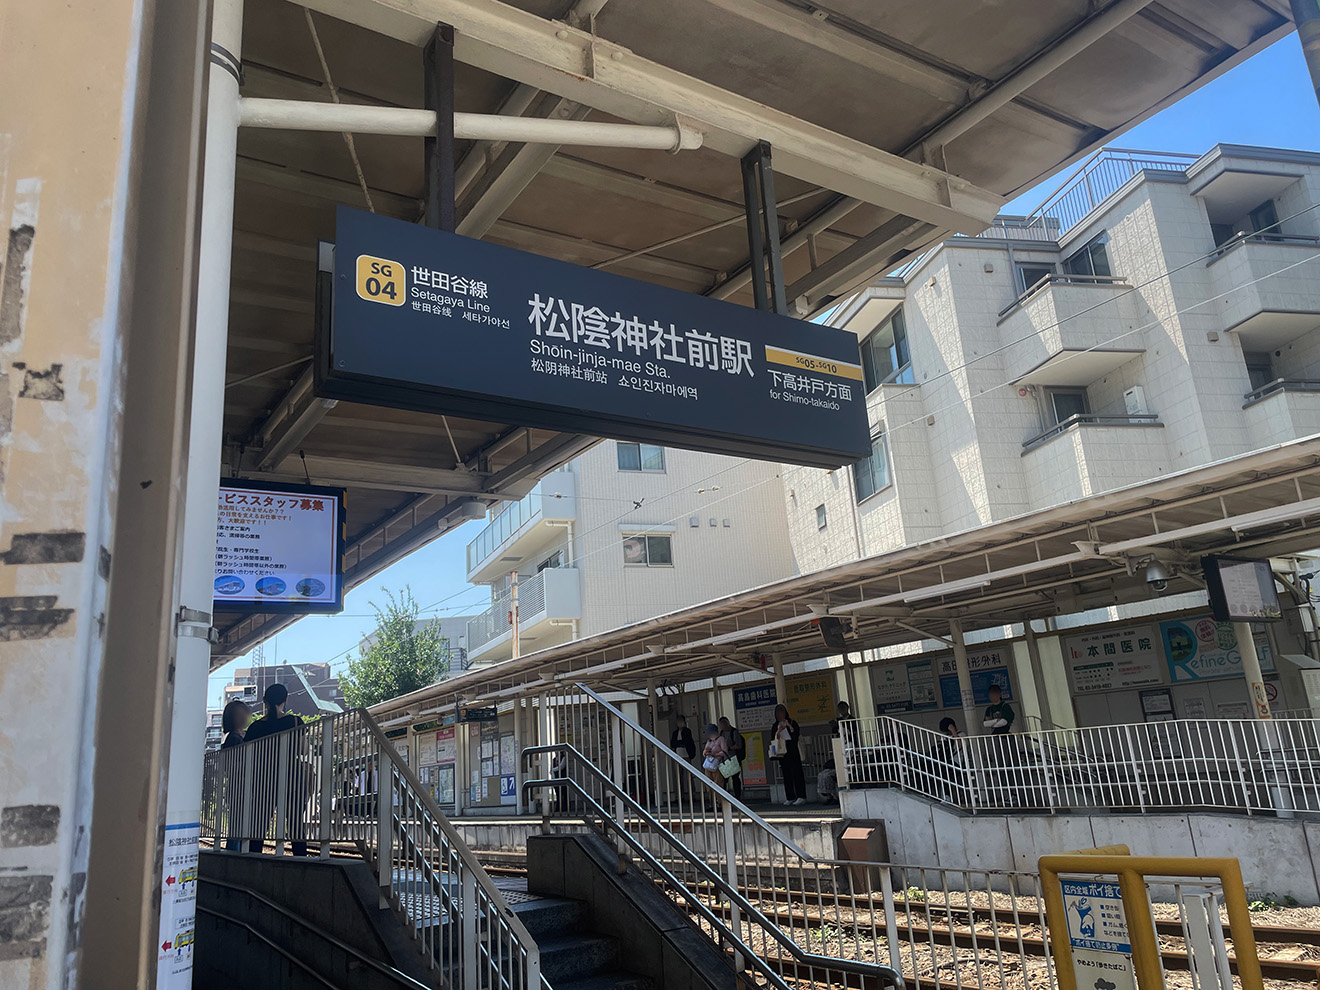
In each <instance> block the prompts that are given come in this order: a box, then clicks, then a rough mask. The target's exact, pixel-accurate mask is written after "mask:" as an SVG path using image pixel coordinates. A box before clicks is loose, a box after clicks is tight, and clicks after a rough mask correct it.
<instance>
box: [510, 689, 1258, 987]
mask: <svg viewBox="0 0 1320 990" xmlns="http://www.w3.org/2000/svg"><path fill="white" fill-rule="evenodd" d="M538 712H539V715H540V718H541V719H542V732H541V734H540V738H542V739H548V740H549V741H548V742H547V743H546V744H545V745H542V746H539V747H535V748H533V749H529V750H528V751H526V752H525V753H524V764H525V766H526V768H527V771H528V774H529V776H528V787H529V790H530V791H531V792H533V793H534V794H539V796H540V797H541V798H542V801H543V806H542V812H543V815H544V817H545V820H546V821H547V822H552V821H575V822H576V821H581V822H586V823H588V824H592V825H594V826H595V827H596V828H598V829H599V830H600V831H601V832H602V833H604V834H606V835H607V836H613V837H614V838H615V840H616V842H617V843H618V845H619V848H620V850H621V852H622V853H624V854H625V855H630V858H632V859H633V861H634V862H635V863H636V865H637V866H638V867H639V868H640V869H641V870H642V871H643V872H646V873H648V874H650V875H651V876H652V877H653V878H654V879H655V880H656V881H657V883H659V884H660V885H661V886H662V887H669V888H670V889H671V891H672V892H674V896H675V899H676V900H677V901H679V902H680V903H684V902H689V901H691V900H693V899H697V900H700V902H701V905H702V906H703V908H704V909H705V910H708V911H713V912H717V913H718V916H719V923H720V924H719V926H718V927H719V928H720V930H722V931H725V932H728V931H730V926H733V928H734V929H736V930H737V931H738V932H740V933H741V937H742V941H743V943H744V945H745V946H747V947H749V948H751V949H752V950H754V951H755V952H757V953H758V954H761V955H763V956H764V957H765V958H767V959H770V960H772V961H778V962H779V963H780V964H781V966H782V972H783V973H784V976H785V977H786V978H791V982H796V983H798V984H812V985H835V986H855V985H857V984H856V983H855V982H853V981H852V980H850V978H849V974H845V973H839V972H834V973H831V972H830V971H829V969H828V965H827V964H820V963H818V964H817V965H816V966H815V967H814V968H813V967H811V966H804V965H803V964H802V963H801V960H800V958H799V959H797V960H796V961H795V960H794V959H793V958H791V954H790V953H787V952H785V951H783V947H782V945H777V944H776V941H775V939H774V938H773V937H770V936H769V935H768V934H767V922H768V923H772V924H773V926H774V927H775V928H776V929H777V930H778V933H779V934H780V935H782V936H786V937H787V938H788V939H791V941H792V942H793V943H794V944H795V945H796V946H797V947H798V948H799V949H800V950H801V952H802V953H803V954H810V955H813V956H817V957H819V956H824V957H827V958H832V959H837V960H853V961H858V962H863V963H873V964H879V965H884V966H888V967H891V968H892V969H893V970H894V972H895V973H896V974H899V975H901V978H902V980H903V982H904V984H905V985H906V986H908V987H919V988H926V990H949V988H957V990H962V988H964V987H965V988H968V990H971V988H974V987H984V988H992V990H1028V988H1029V990H1052V988H1054V987H1057V986H1058V985H1059V979H1058V974H1057V972H1056V969H1055V965H1054V961H1053V957H1052V955H1051V948H1050V940H1049V936H1050V933H1049V930H1048V926H1047V923H1046V916H1045V901H1044V896H1043V895H1044V893H1045V892H1044V891H1043V890H1042V887H1041V879H1040V876H1039V874H1037V873H1035V872H1031V871H1025V870H1024V871H1008V870H977V869H954V868H946V867H940V866H922V865H904V864H897V863H891V862H882V861H880V860H879V859H870V858H868V857H865V856H859V855H853V854H851V853H850V852H848V850H846V848H843V847H840V848H839V849H838V853H837V854H835V849H834V848H833V847H834V839H835V837H834V836H832V835H831V836H829V842H830V845H831V847H832V848H831V849H830V850H828V851H827V850H820V851H818V852H817V853H816V854H814V855H813V854H812V853H809V852H807V851H806V850H804V849H803V848H802V847H801V846H800V845H798V844H797V843H796V842H794V841H793V840H792V839H791V838H790V837H789V836H787V835H786V834H784V833H783V832H782V831H781V830H780V829H778V828H776V827H775V826H774V825H773V824H771V823H769V822H767V821H765V820H764V819H763V818H761V817H760V816H759V815H758V814H757V813H756V812H755V811H753V810H752V809H750V808H748V807H747V806H746V805H745V804H744V803H743V802H742V801H740V800H738V799H737V798H735V797H734V796H733V795H732V794H731V793H730V792H729V791H728V790H727V789H726V788H725V787H724V786H723V785H722V784H721V783H717V782H716V781H715V780H714V779H712V778H711V777H710V776H707V775H706V774H704V773H703V772H702V770H701V769H700V768H699V767H700V763H699V762H698V761H697V760H692V761H689V760H684V759H681V758H680V757H679V756H677V755H676V754H674V753H673V752H672V751H671V750H670V749H669V747H668V746H667V745H666V744H665V743H663V742H662V741H661V740H660V739H658V738H656V737H655V736H654V735H653V734H652V733H651V732H649V731H648V730H647V729H645V728H643V727H642V726H639V725H637V724H636V723H635V722H633V721H631V720H630V719H628V718H627V716H626V715H624V713H623V712H622V711H620V710H619V709H618V708H616V707H615V706H613V705H612V704H610V703H609V702H608V701H606V700H605V699H604V698H602V697H601V696H600V695H599V694H597V693H595V692H594V691H592V690H590V689H589V688H586V687H585V686H582V685H577V686H575V687H573V688H565V689H563V690H561V691H559V692H556V693H553V694H547V695H543V696H542V697H541V699H540V702H539V708H538ZM866 721H867V720H858V722H861V723H864V722H866ZM848 725H849V723H845V727H846V726H848ZM857 730H858V725H857V723H853V731H854V732H857ZM699 742H700V741H699ZM538 776H539V777H540V780H539V781H538V780H537V779H536V778H537V777H538ZM845 853H847V854H846V855H845ZM712 876H715V877H723V878H725V882H724V883H722V884H717V883H715V882H713V881H712ZM1097 879H1103V878H1097ZM675 885H678V886H679V887H681V893H679V892H677V891H675V890H674V887H675ZM730 889H732V890H734V891H736V894H737V896H736V897H734V898H731V897H730V896H729V894H728V891H729V890H730ZM1148 889H1149V891H1150V895H1151V898H1152V900H1153V901H1155V902H1157V913H1156V924H1157V926H1158V928H1159V931H1160V935H1161V939H1162V944H1164V945H1167V946H1169V947H1170V949H1169V951H1165V952H1162V953H1161V957H1160V963H1161V966H1163V967H1166V968H1168V969H1169V974H1168V975H1169V978H1168V980H1166V986H1169V987H1178V988H1184V987H1190V988H1192V990H1232V988H1233V984H1232V982H1231V981H1230V982H1227V983H1217V982H1215V981H1216V980H1218V979H1219V978H1220V977H1222V976H1224V974H1225V973H1227V964H1226V962H1225V959H1226V956H1225V950H1224V936H1223V930H1222V923H1221V914H1222V889H1221V886H1220V885H1217V881H1215V880H1214V879H1213V878H1208V879H1207V880H1205V881H1202V882H1194V881H1189V880H1188V879H1186V878H1180V879H1177V880H1170V879H1161V878H1158V877H1152V878H1150V881H1149V884H1148ZM695 914H696V915H697V920H698V922H699V923H700V924H702V925H703V927H705V928H706V929H707V930H708V931H711V932H712V935H713V937H716V938H718V937H719V932H718V931H715V930H714V929H715V928H716V927H717V926H715V925H712V924H711V922H710V920H709V919H708V918H706V917H703V916H701V913H700V912H695ZM749 914H750V915H752V917H749ZM1180 944H1181V945H1182V946H1183V947H1182V948H1178V946H1179V945H1180ZM730 951H732V950H730ZM862 985H866V984H862Z"/></svg>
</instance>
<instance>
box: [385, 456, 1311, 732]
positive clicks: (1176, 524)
mask: <svg viewBox="0 0 1320 990" xmlns="http://www.w3.org/2000/svg"><path fill="white" fill-rule="evenodd" d="M1317 546H1320V436H1317V437H1310V438H1307V439H1305V440H1300V441H1295V442H1292V443H1288V444H1284V445H1281V446H1278V447H1274V448H1271V449H1269V450H1266V451H1262V452H1259V453H1255V454H1250V455H1247V456H1245V457H1239V458H1234V459H1232V460H1227V461H1222V462H1219V463H1216V464H1211V465H1208V466H1206V467H1201V468H1197V469H1194V470H1189V471H1184V472H1181V473H1179V474H1175V475H1170V476H1169V477H1166V478H1162V479H1159V480H1158V481H1152V482H1148V483H1145V484H1142V485H1136V486H1132V487H1129V488H1123V489H1119V490H1117V491H1113V492H1110V493H1108V494H1105V495H1099V496H1096V497H1094V498H1091V499H1086V500H1083V501H1080V502H1075V503H1072V504H1069V505H1064V506H1059V507H1057V508H1052V509H1047V510H1044V511H1041V512H1036V513H1032V514H1029V515H1024V516H1019V517H1017V518H1014V519H1009V520H1006V521H1004V522H1000V523H996V524H993V525H990V526H982V527H979V528H976V529H971V530H967V531H965V532H962V533H957V534H954V535H951V536H947V537H943V538H941V539H938V540H931V541H928V542H925V543H918V544H915V545H912V546H909V547H904V548H902V549H899V550H894V551H892V552H889V553H882V554H877V555H875V556H871V557H866V558H863V559H862V560H858V561H855V562H851V563H847V564H840V565H838V566H835V567H830V568H826V569H824V570H820V571H815V572H813V573H810V574H804V575H801V576H799V577H793V578H788V579H786V580H783V581H779V582H776V583H774V584H770V585H766V586H764V587H761V588H756V589H753V590H750V591H746V592H742V593H740V594H736V595H730V596H728V597H726V598H721V599H717V600H715V601H711V602H706V603H705V604H702V605H696V606H693V607H691V608H686V609H682V610H681V611H677V612H672V613H670V614H668V615H663V616H660V617H658V618H655V619H650V620H647V621H645V622H640V623H637V624H635V625H632V626H628V627H625V628H621V629H616V630H613V631H611V632H606V633H601V634H600V635H597V636H592V637H589V638H586V639H582V640H579V641H577V642H573V643H567V644H565V645H563V646H558V647H554V648H551V649H546V650H541V651H538V652H536V653H530V654H528V655H527V656H524V657H520V658H518V659H515V660H506V661H504V662H502V663H498V664H493V665H491V666H489V667H486V668H482V669H474V670H470V671H467V672H466V673H463V674H461V675H459V676H457V677H454V678H451V679H449V680H446V681H441V682H439V683H438V684H433V685H431V686H430V687H427V688H424V689H423V690H421V691H417V692H414V693H413V694H409V695H404V696H403V697H401V698H396V699H394V700H393V701H388V702H383V703H382V704H380V705H378V706H376V707H375V708H374V709H373V710H372V711H373V714H374V715H375V716H376V717H377V718H378V719H380V720H382V721H385V722H388V721H391V720H393V719H397V718H403V717H404V716H414V717H415V716H419V715H420V716H424V715H427V714H430V713H434V712H439V711H444V710H448V709H450V708H452V706H453V705H454V703H455V702H456V701H457V700H460V699H461V700H463V701H465V702H482V701H487V700H499V699H509V698H512V697H514V696H517V695H523V694H529V695H535V694H537V693H538V692H541V691H548V690H553V689H554V688H555V687H556V686H568V685H572V684H573V683H575V682H583V683H587V684H590V685H592V686H596V687H605V688H620V689H626V690H634V691H636V690H642V689H644V688H645V685H646V682H647V680H648V679H649V678H655V679H656V680H657V681H659V682H663V681H666V680H669V681H677V682H680V683H681V682H688V683H690V682H692V681H696V680H700V679H702V678H706V677H711V676H715V677H721V676H728V675H731V674H737V673H743V672H746V671H749V670H750V671H755V672H758V673H762V675H763V676H764V671H765V667H763V666H762V664H761V658H762V657H767V658H777V662H781V663H783V664H785V665H792V664H800V663H802V662H804V661H810V660H816V659H820V658H821V657H826V656H830V655H837V654H838V653H839V652H840V651H838V650H831V649H829V648H827V647H825V646H824V645H822V641H821V636H820V632H819V629H818V628H816V627H815V626H814V625H813V620H815V619H817V618H819V617H821V616H827V615H828V616H837V617H839V618H840V619H842V620H844V623H845V628H847V630H848V631H847V634H846V636H847V648H848V650H849V651H850V652H855V651H859V650H866V649H873V648H876V647H883V646H889V645H893V644H896V643H911V642H913V641H920V640H923V639H943V638H947V637H948V635H949V621H950V620H951V619H956V620H958V621H960V622H961V623H962V626H963V629H964V631H966V632H970V631H973V630H977V629H991V628H1001V627H1003V626H1006V625H1009V624H1012V623H1019V622H1022V621H1024V620H1025V619H1029V618H1042V617H1045V616H1053V615H1060V614H1069V613H1076V612H1081V611H1085V610H1088V609H1094V608H1101V607H1106V606H1111V605H1119V604H1125V603H1129V602H1137V601H1149V600H1150V599H1151V598H1152V597H1153V595H1154V594H1155V593H1154V592H1153V591H1152V589H1151V588H1150V586H1149V585H1148V584H1147V583H1146V579H1145V573H1144V571H1145V564H1146V563H1148V562H1150V561H1151V560H1159V561H1160V562H1161V563H1162V564H1164V565H1165V566H1166V567H1167V568H1168V569H1169V570H1170V571H1171V572H1172V574H1173V576H1172V578H1171V579H1170V581H1169V585H1168V588H1167V589H1166V590H1165V592H1164V594H1169V595H1175V594H1178V593H1180V592H1189V591H1195V590H1198V589H1202V588H1204V582H1203V581H1202V579H1201V558H1202V557H1203V556H1207V555H1213V554H1229V555H1234V556H1243V557H1249V558H1260V559H1264V558H1271V557H1285V556H1290V555H1294V554H1299V553H1303V552H1305V551H1310V550H1313V549H1314V548H1315V547H1317Z"/></svg>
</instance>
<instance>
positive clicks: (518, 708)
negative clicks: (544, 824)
mask: <svg viewBox="0 0 1320 990" xmlns="http://www.w3.org/2000/svg"><path fill="white" fill-rule="evenodd" d="M528 714H529V713H528V712H525V711H524V710H523V699H522V698H515V699H514V700H513V750H514V752H515V753H517V754H518V758H517V761H516V762H515V763H514V765H513V790H514V793H515V794H517V795H518V799H517V804H516V806H515V808H514V810H515V812H516V813H517V814H520V815H522V814H526V805H525V804H524V802H523V787H522V785H523V758H522V751H523V750H524V749H525V748H526V747H527V746H528V742H527V736H528V732H527V721H528V719H527V715H528Z"/></svg>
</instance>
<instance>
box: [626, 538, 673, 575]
mask: <svg viewBox="0 0 1320 990" xmlns="http://www.w3.org/2000/svg"><path fill="white" fill-rule="evenodd" d="M623 562H624V563H625V564H637V565H639V566H645V567H671V566H673V563H674V547H673V544H672V543H671V542H670V537H668V536H625V537H624V538H623Z"/></svg>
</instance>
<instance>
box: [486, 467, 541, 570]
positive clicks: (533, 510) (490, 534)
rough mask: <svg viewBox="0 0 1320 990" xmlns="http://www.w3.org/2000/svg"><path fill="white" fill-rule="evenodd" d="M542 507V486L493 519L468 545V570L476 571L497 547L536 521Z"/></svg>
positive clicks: (510, 505) (512, 503)
mask: <svg viewBox="0 0 1320 990" xmlns="http://www.w3.org/2000/svg"><path fill="white" fill-rule="evenodd" d="M542 505H543V497H542V495H541V486H540V485H537V486H536V487H535V488H534V489H532V491H531V492H530V493H529V494H527V495H525V496H523V497H522V498H520V499H519V500H518V501H516V502H511V503H509V505H508V506H506V507H505V509H504V511H503V512H501V513H500V514H499V515H498V516H496V517H495V518H494V519H492V520H491V521H490V523H489V524H488V525H487V526H486V528H485V529H483V530H482V531H481V532H480V533H478V534H477V537H476V539H474V540H473V541H472V542H471V543H469V544H468V545H467V568H468V570H469V571H473V570H475V569H476V567H477V565H478V564H480V563H481V562H482V561H483V560H485V559H486V558H487V557H489V556H490V555H491V554H493V553H494V552H495V548H496V547H498V546H499V545H500V544H501V543H503V542H504V541H505V540H507V539H508V538H509V537H511V536H512V535H513V534H514V533H516V532H518V530H520V529H522V528H523V527H524V526H526V525H528V524H529V523H531V522H532V521H533V520H534V519H536V517H537V516H539V515H540V514H541V509H542Z"/></svg>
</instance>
